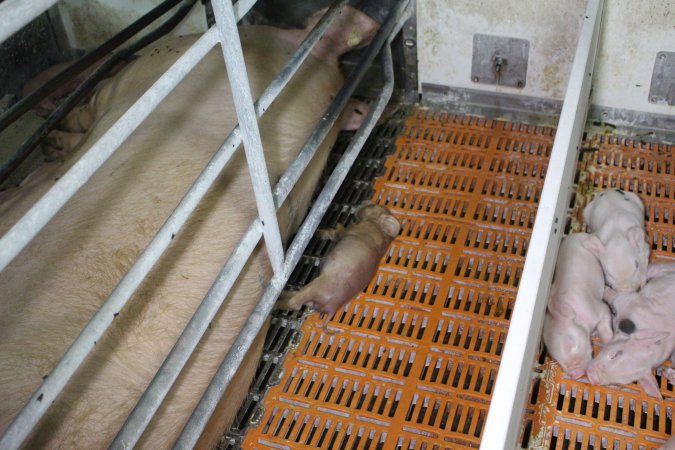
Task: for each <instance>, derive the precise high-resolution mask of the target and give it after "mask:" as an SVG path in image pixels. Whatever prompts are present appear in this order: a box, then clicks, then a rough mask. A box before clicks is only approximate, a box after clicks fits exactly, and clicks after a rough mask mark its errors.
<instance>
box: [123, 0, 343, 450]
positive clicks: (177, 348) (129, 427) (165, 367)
mask: <svg viewBox="0 0 675 450" xmlns="http://www.w3.org/2000/svg"><path fill="white" fill-rule="evenodd" d="M346 2H347V0H342V1H340V2H339V3H337V4H336V5H334V6H332V7H331V8H330V9H329V10H328V12H327V13H326V14H324V16H323V17H322V18H321V20H320V21H319V23H318V24H317V25H316V27H314V29H313V30H312V31H311V32H310V34H309V35H308V36H307V38H306V39H305V40H304V41H303V42H302V43H301V45H300V47H299V48H298V50H297V51H296V52H295V53H294V55H293V56H292V57H291V59H290V60H289V61H288V63H287V64H286V66H285V67H284V69H282V70H281V72H280V73H279V75H277V77H276V78H275V79H274V80H273V81H272V82H271V83H270V85H269V86H268V87H267V89H265V91H264V92H263V94H262V95H261V96H260V99H259V100H258V102H257V103H256V105H255V110H256V113H257V115H258V117H260V116H262V114H263V113H264V112H265V111H267V109H268V107H269V106H270V104H271V103H272V101H274V99H275V98H276V97H277V95H278V94H279V93H280V92H281V90H282V89H283V87H284V86H285V85H286V84H287V83H288V80H289V79H290V78H291V77H292V75H293V74H294V73H295V71H297V69H298V67H300V65H301V64H302V61H303V60H304V59H305V58H306V57H307V55H309V52H310V51H311V48H312V46H313V44H316V42H318V40H319V39H320V37H321V35H322V34H323V32H324V31H325V30H326V28H327V27H328V25H330V22H331V21H332V20H333V19H334V18H335V16H336V15H337V14H338V13H339V12H340V9H341V8H342V6H343V5H344V4H345V3H346ZM236 130H238V128H236V129H235V131H236ZM240 142H241V138H240V136H239V134H238V133H233V134H231V135H230V136H228V138H227V140H226V143H225V144H223V146H222V147H221V149H220V150H219V151H218V153H221V152H222V151H224V150H225V149H228V148H232V149H234V148H235V147H237V146H238V145H239V143H240ZM217 165H219V164H217ZM216 170H217V172H216V174H217V173H219V171H220V169H216ZM202 176H204V175H200V178H201V177H202ZM209 179H210V180H211V181H212V180H213V179H215V175H214V176H213V177H209ZM209 185H210V182H209ZM192 190H193V188H191V189H190V191H189V192H191V191H192ZM204 192H206V189H204V190H203V192H200V193H199V194H197V195H199V199H201V197H202V196H203V194H204ZM188 195H189V193H188ZM197 201H198V199H197ZM195 204H196V203H195ZM278 206H279V205H277V207H278ZM179 208H180V205H179V207H178V208H177V209H179ZM260 225H261V224H260V222H259V221H258V220H256V221H255V222H254V223H253V224H252V225H251V226H250V228H249V229H248V230H247V232H246V233H245V238H244V240H243V241H242V242H241V243H239V244H238V246H237V247H236V248H235V250H234V251H233V253H232V255H231V257H230V258H229V259H228V261H227V262H226V264H225V266H224V267H223V269H222V270H221V272H220V274H219V275H218V277H217V278H216V281H215V282H214V284H213V286H212V287H211V288H210V290H209V292H208V293H207V294H206V296H205V297H204V300H203V301H202V303H201V304H200V306H199V308H198V309H197V311H196V312H195V313H194V315H193V316H192V318H191V319H190V322H189V323H188V324H187V325H186V326H185V329H184V330H183V332H182V334H181V336H180V337H179V338H178V340H177V342H176V344H175V345H174V347H173V349H172V350H171V352H170V353H169V355H168V356H167V357H166V359H165V360H164V362H163V363H162V366H161V367H160V368H159V370H158V371H157V374H156V375H155V377H154V378H153V380H152V382H151V383H150V385H149V386H148V388H147V389H146V390H145V392H144V393H143V395H142V397H141V398H140V400H139V401H138V403H137V404H136V406H135V407H134V410H133V411H132V412H131V414H130V415H129V417H128V418H127V420H126V422H125V424H124V426H123V427H122V429H121V430H120V432H119V433H118V434H117V436H116V437H115V440H114V441H113V444H112V446H113V447H116V446H125V447H128V446H131V445H134V444H135V443H136V442H137V441H138V439H139V438H140V437H141V435H142V433H143V431H144V430H145V428H146V427H147V425H148V423H150V420H151V419H152V416H153V415H154V413H155V412H156V411H157V409H158V408H159V406H160V405H161V403H162V401H163V400H164V398H165V396H166V394H167V393H168V391H169V389H170V388H171V386H172V385H173V383H174V382H175V381H176V379H177V378H178V375H179V374H180V371H181V370H182V369H183V367H184V366H185V364H186V362H187V360H188V359H189V357H190V355H191V354H192V352H193V351H194V349H195V347H196V346H197V344H198V343H199V340H200V339H201V338H202V336H203V335H204V333H205V332H206V329H207V328H208V324H209V323H210V322H211V321H212V320H213V318H214V317H215V315H216V313H217V312H218V310H219V309H220V307H221V305H222V304H223V302H224V301H225V298H226V297H227V295H228V293H229V291H230V289H231V288H232V286H233V284H234V282H235V280H236V277H237V276H238V275H239V273H240V272H241V270H242V269H243V267H244V265H245V263H246V261H247V260H248V258H249V256H250V255H251V253H252V252H253V249H254V248H255V246H256V244H257V243H258V241H259V240H260V231H261V229H260ZM164 228H165V227H162V229H161V230H160V232H158V235H159V233H162V232H163V233H164V235H165V236H166V233H168V236H169V237H170V236H171V234H172V233H173V231H172V230H174V229H175V227H171V228H170V229H168V230H166V231H164ZM155 239H156V238H155ZM169 241H170V239H169ZM150 245H152V243H151V244H150Z"/></svg>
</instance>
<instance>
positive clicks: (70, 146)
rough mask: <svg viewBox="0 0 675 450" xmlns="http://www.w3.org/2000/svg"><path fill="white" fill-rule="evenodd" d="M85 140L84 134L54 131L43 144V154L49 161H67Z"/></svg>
mask: <svg viewBox="0 0 675 450" xmlns="http://www.w3.org/2000/svg"><path fill="white" fill-rule="evenodd" d="M82 138H84V133H72V132H68V131H61V130H54V131H52V132H51V133H49V134H48V135H47V137H46V138H45V140H44V142H43V143H42V153H43V154H44V155H45V156H46V157H47V159H48V160H52V161H53V160H65V159H66V157H67V156H68V155H70V154H71V153H72V151H73V150H74V149H75V148H76V147H77V146H78V144H79V143H80V142H81V141H82Z"/></svg>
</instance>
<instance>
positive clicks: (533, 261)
mask: <svg viewBox="0 0 675 450" xmlns="http://www.w3.org/2000/svg"><path fill="white" fill-rule="evenodd" d="M603 1H604V0H589V2H588V5H587V8H586V14H585V15H584V18H583V20H582V27H581V33H580V35H579V42H578V44H577V50H576V54H575V56H574V62H573V65H572V71H571V73H570V78H569V82H568V84H567V93H566V94H565V100H564V103H563V108H562V111H561V114H560V121H559V122H558V129H557V131H556V136H555V141H554V142H553V149H552V151H551V158H550V160H549V163H548V169H547V173H546V180H545V181H544V187H543V190H542V193H541V200H540V201H539V206H538V207H537V216H536V218H535V222H534V227H533V229H532V237H531V238H530V244H529V246H528V252H527V259H526V261H525V266H524V268H523V276H522V279H521V283H520V287H519V289H518V295H517V297H516V302H515V307H514V310H513V316H512V318H511V323H510V325H509V332H508V335H507V337H506V343H505V345H504V353H503V354H502V359H501V364H500V366H499V374H498V376H497V381H496V383H495V390H494V393H493V395H492V400H491V402H490V409H489V412H488V416H487V421H486V423H485V429H484V431H483V436H482V441H481V447H480V448H481V449H484V450H493V449H507V448H516V446H517V444H516V440H517V439H518V436H519V434H520V430H521V428H522V414H523V409H524V405H525V401H526V397H527V392H528V386H529V385H530V383H531V381H532V365H533V361H534V357H535V352H536V349H537V348H538V346H539V342H540V337H541V327H542V322H543V317H544V312H545V310H546V303H547V301H548V293H549V289H550V284H551V278H552V277H553V269H554V267H555V261H556V257H557V254H558V246H559V245H560V239H561V238H562V234H563V228H564V225H565V215H566V212H567V205H568V200H569V195H570V194H571V189H572V187H571V186H572V179H573V177H574V171H575V168H576V161H577V155H578V152H579V143H580V141H581V135H582V133H583V130H584V125H585V123H586V114H587V112H588V104H589V96H590V90H591V80H592V76H593V68H594V65H595V55H596V52H597V47H598V35H599V31H600V23H601V21H602V10H603Z"/></svg>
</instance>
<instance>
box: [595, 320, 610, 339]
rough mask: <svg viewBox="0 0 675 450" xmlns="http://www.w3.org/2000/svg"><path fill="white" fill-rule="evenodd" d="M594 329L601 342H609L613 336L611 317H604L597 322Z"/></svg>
mask: <svg viewBox="0 0 675 450" xmlns="http://www.w3.org/2000/svg"><path fill="white" fill-rule="evenodd" d="M595 331H596V333H597V334H598V337H599V338H600V341H601V342H602V343H603V344H606V343H607V342H609V341H610V340H611V339H612V337H613V336H614V332H613V331H612V320H611V318H610V317H609V316H607V317H604V318H603V319H602V320H601V321H600V322H598V325H597V327H596V329H595Z"/></svg>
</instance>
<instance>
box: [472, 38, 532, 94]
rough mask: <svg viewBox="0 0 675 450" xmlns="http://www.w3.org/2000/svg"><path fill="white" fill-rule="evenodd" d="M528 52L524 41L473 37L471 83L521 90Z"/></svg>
mask: <svg viewBox="0 0 675 450" xmlns="http://www.w3.org/2000/svg"><path fill="white" fill-rule="evenodd" d="M529 53H530V42H529V41H528V40H527V39H518V38H510V37H503V36H490V35H487V34H474V36H473V58H472V63H471V80H473V82H474V83H483V84H495V85H499V86H511V87H516V88H523V87H525V83H526V81H527V59H528V56H529Z"/></svg>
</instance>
